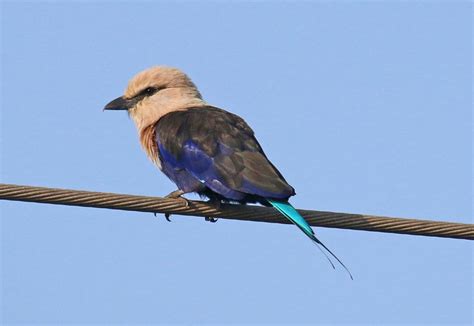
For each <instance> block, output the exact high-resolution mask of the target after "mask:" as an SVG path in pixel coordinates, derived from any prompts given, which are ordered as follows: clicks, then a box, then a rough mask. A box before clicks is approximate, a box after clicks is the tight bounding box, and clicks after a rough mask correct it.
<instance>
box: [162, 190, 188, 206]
mask: <svg viewBox="0 0 474 326" xmlns="http://www.w3.org/2000/svg"><path fill="white" fill-rule="evenodd" d="M182 195H184V191H182V190H175V191H173V192H170V193H169V194H167V195H166V196H165V198H171V199H177V200H180V201H181V202H183V203H184V207H185V208H188V207H189V200H188V199H186V198H184V197H182Z"/></svg>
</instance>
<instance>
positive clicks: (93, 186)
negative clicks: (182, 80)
mask: <svg viewBox="0 0 474 326" xmlns="http://www.w3.org/2000/svg"><path fill="white" fill-rule="evenodd" d="M1 9H2V16H1V28H2V37H1V41H2V45H1V59H2V65H1V69H2V71H1V85H2V88H1V172H2V173H1V180H2V182H5V183H16V184H29V185H38V186H49V187H61V188H74V189H84V190H94V191H109V192H119V193H131V194H145V195H157V196H161V195H164V194H167V193H168V192H170V191H171V190H174V185H173V184H171V182H170V181H168V180H167V179H166V178H165V177H164V176H162V175H161V174H160V173H159V171H157V170H156V169H155V168H154V166H153V165H152V164H151V163H150V162H149V161H148V159H147V158H146V156H145V154H144V153H143V152H142V150H141V149H140V146H139V143H138V139H137V135H136V131H135V127H134V126H133V124H132V122H131V121H130V120H129V119H128V118H127V116H126V114H120V113H111V112H102V108H103V106H104V105H105V104H106V103H107V102H108V101H109V100H111V99H113V98H115V97H117V96H119V95H121V94H122V92H123V90H124V88H125V86H126V83H127V81H128V79H129V78H130V77H132V76H133V75H134V74H135V73H136V72H138V71H140V70H143V69H145V68H147V67H149V66H153V65H157V64H166V65H171V66H176V67H179V68H181V69H183V70H184V71H186V72H187V73H188V74H189V75H190V76H191V78H192V79H193V80H194V81H195V83H196V84H197V85H198V86H199V88H200V90H201V92H202V94H203V95H204V97H205V99H206V100H207V101H208V102H209V103H212V104H214V105H216V106H219V107H222V108H225V109H228V110H230V111H232V112H234V113H237V114H239V115H240V116H242V117H244V118H245V119H246V120H247V122H248V123H249V124H250V125H251V126H252V127H253V129H254V130H255V132H256V135H257V137H258V139H259V140H260V142H261V144H262V146H263V147H264V149H265V151H266V153H267V155H268V156H269V157H270V159H271V160H272V161H273V163H274V164H275V165H276V166H278V167H279V169H280V171H281V172H282V173H283V175H284V176H285V177H286V179H287V180H288V181H289V182H290V183H291V184H292V185H293V186H294V187H295V188H296V191H297V196H296V197H294V198H293V199H292V203H293V204H294V205H295V206H297V207H299V208H307V209H318V210H330V211H343V212H353V213H367V214H379V215H387V216H402V217H412V218H425V219H434V220H447V221H458V222H472V220H471V216H472V206H471V199H472V184H471V180H472V171H471V165H472V157H471V151H472V94H471V91H472V47H471V42H472V29H471V27H472V25H471V23H472V11H471V6H470V4H469V3H468V2H464V3H462V2H455V3H453V2H437V3H434V2H433V3H431V2H416V3H408V2H337V3H329V2H302V3H290V2H255V3H253V2H239V1H233V2H228V3H219V2H176V3H174V2H115V3H112V2H105V1H104V2H86V1H84V2H70V3H65V2H64V3H62V2H52V1H51V2H13V1H3V2H2V4H1ZM0 205H1V222H2V224H1V247H2V260H1V262H2V275H1V276H2V277H1V279H2V291H1V293H2V295H1V299H2V306H1V307H2V308H1V317H2V321H3V322H4V323H5V324H14V323H46V324H51V323H65V322H70V323H78V324H87V323H96V324H103V323H126V324H136V323H156V324H159V323H165V324H169V323H197V324H206V323H219V324H220V323H230V322H233V323H238V324H244V323H253V324H260V323H282V324H293V323H322V324H333V323H341V324H368V323H372V324H373V323H377V324H380V323H397V324H420V323H439V324H471V323H472V322H473V316H472V310H471V309H472V306H473V294H472V291H473V290H472V289H473V279H472V275H473V270H472V260H473V251H472V244H471V243H470V242H468V241H463V240H450V239H436V238H423V237H414V236H403V235H391V234H379V233H370V232H362V231H348V230H338V229H324V228H318V229H316V232H317V234H318V236H319V237H320V239H321V240H323V241H324V242H325V243H326V244H327V245H328V246H329V247H330V248H331V249H332V250H333V251H334V252H336V253H337V255H338V256H339V257H340V258H341V259H342V260H343V261H344V262H345V264H346V265H347V266H349V268H350V269H351V271H352V273H353V275H354V277H355V280H354V281H351V280H350V279H349V278H348V277H347V275H346V274H345V272H344V271H343V270H342V269H341V268H338V269H337V270H336V271H334V270H332V269H331V268H330V266H329V265H328V264H327V262H326V261H325V259H324V257H323V256H322V255H321V254H320V253H319V252H318V250H317V249H316V248H315V247H314V246H313V245H312V244H311V242H310V241H308V240H307V239H305V237H304V235H302V234H301V233H300V232H298V230H297V229H296V228H295V227H292V226H286V225H272V224H265V223H252V222H237V221H225V220H220V221H218V222H217V223H215V224H211V223H207V222H205V221H204V220H203V219H202V218H189V217H179V216H174V217H173V218H172V219H173V222H172V223H168V222H166V221H165V220H164V218H161V217H158V218H155V217H153V215H152V214H145V213H138V212H121V211H112V210H100V209H90V208H77V207H61V206H50V205H40V204H27V203H16V202H2V203H1V204H0Z"/></svg>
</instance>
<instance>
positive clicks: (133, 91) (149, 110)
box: [124, 66, 207, 132]
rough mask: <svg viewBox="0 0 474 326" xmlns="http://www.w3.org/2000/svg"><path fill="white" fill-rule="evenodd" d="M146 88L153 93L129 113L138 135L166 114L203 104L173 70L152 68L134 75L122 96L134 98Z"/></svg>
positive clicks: (186, 80) (184, 78)
mask: <svg viewBox="0 0 474 326" xmlns="http://www.w3.org/2000/svg"><path fill="white" fill-rule="evenodd" d="M149 88H151V89H154V90H156V91H155V92H154V93H153V94H152V95H150V96H145V97H143V98H141V99H140V100H139V101H137V103H136V105H135V106H134V107H133V108H131V109H130V110H129V114H130V117H131V118H132V119H133V121H134V122H135V125H136V126H137V129H138V131H139V132H140V131H142V130H143V129H144V128H147V127H149V126H151V125H154V124H155V123H156V122H157V121H158V120H159V119H160V118H161V117H162V116H164V115H165V114H167V113H170V112H174V111H183V110H188V109H190V108H196V107H203V106H206V105H207V103H206V102H205V101H204V100H203V99H202V97H201V94H200V93H199V91H198V89H197V87H196V85H194V83H193V82H192V81H191V79H190V78H189V77H188V76H186V74H184V73H183V72H182V71H180V70H179V69H176V68H171V67H166V66H156V67H152V68H149V69H147V70H144V71H142V72H140V73H138V74H137V75H136V76H134V77H133V78H132V79H131V80H130V82H129V83H128V87H127V89H126V90H125V95H124V97H125V98H126V99H133V98H136V97H137V96H139V94H141V93H142V92H143V91H144V90H146V89H149Z"/></svg>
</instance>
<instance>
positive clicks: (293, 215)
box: [267, 199, 354, 279]
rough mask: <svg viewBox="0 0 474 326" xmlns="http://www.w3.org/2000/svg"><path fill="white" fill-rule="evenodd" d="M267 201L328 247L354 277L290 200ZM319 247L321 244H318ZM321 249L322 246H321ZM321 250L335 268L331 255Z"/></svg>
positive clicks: (305, 232) (315, 239)
mask: <svg viewBox="0 0 474 326" xmlns="http://www.w3.org/2000/svg"><path fill="white" fill-rule="evenodd" d="M267 201H268V202H269V203H270V204H271V205H272V206H273V207H274V208H276V209H277V210H278V211H279V212H280V213H281V214H282V215H284V216H285V217H286V218H287V219H289V220H290V221H291V222H292V223H293V224H295V225H296V226H297V227H298V228H299V229H300V230H301V231H303V232H304V234H306V235H307V236H308V238H310V239H311V240H313V242H314V243H315V244H316V245H320V246H322V247H323V248H324V249H326V251H327V252H329V253H330V254H331V256H333V257H334V258H335V259H336V260H337V261H338V262H339V264H341V266H342V267H344V269H345V270H346V271H347V273H349V276H350V277H351V279H354V278H353V277H352V274H351V272H350V271H349V269H348V268H347V267H346V265H344V264H343V263H342V261H341V260H340V259H339V258H337V256H336V255H335V254H333V253H332V251H331V250H329V248H328V247H326V246H325V245H324V243H322V242H321V241H319V239H318V238H316V236H315V235H314V231H313V229H312V228H311V226H310V225H309V224H308V222H306V220H305V219H304V217H303V216H301V214H300V213H298V211H297V210H296V209H295V208H294V207H293V206H291V204H290V203H288V202H284V201H279V200H273V199H267ZM318 248H319V246H318ZM319 249H320V250H321V248H319ZM321 252H322V253H323V254H324V255H325V256H326V258H327V259H328V260H329V262H330V263H331V266H332V267H333V268H334V264H333V263H332V261H331V259H329V257H328V256H327V255H326V253H325V252H324V251H322V250H321Z"/></svg>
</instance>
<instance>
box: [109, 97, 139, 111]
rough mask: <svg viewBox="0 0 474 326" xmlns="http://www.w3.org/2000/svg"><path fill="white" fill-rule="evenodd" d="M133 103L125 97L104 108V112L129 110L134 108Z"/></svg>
mask: <svg viewBox="0 0 474 326" xmlns="http://www.w3.org/2000/svg"><path fill="white" fill-rule="evenodd" d="M133 104H134V103H133V101H131V100H127V99H126V98H124V97H123V96H120V97H117V98H116V99H115V100H113V101H111V102H110V103H109V104H107V105H106V106H105V107H104V110H128V109H131V108H132V107H133Z"/></svg>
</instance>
